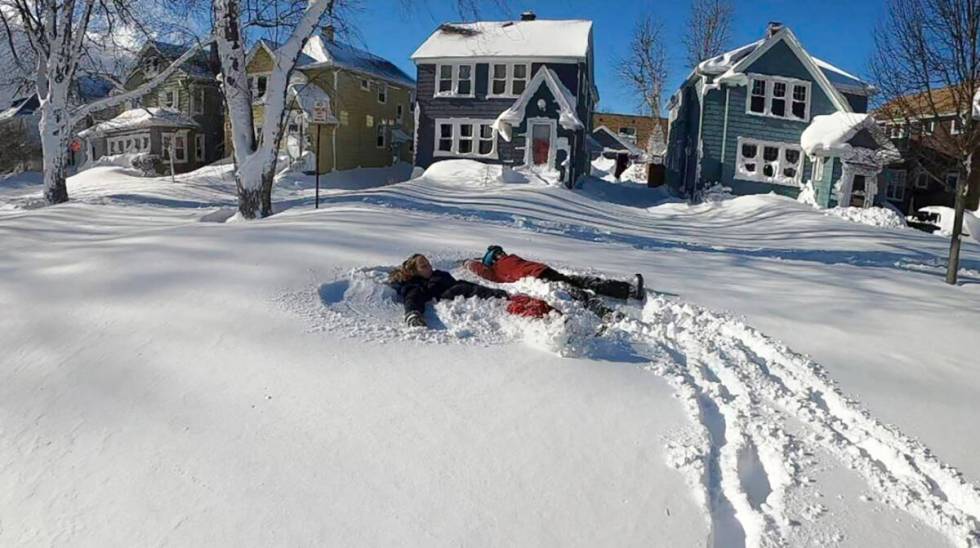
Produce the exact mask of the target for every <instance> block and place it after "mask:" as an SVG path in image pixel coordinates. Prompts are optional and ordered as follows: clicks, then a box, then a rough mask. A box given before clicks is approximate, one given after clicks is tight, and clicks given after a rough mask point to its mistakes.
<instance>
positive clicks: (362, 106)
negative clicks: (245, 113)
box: [227, 26, 415, 173]
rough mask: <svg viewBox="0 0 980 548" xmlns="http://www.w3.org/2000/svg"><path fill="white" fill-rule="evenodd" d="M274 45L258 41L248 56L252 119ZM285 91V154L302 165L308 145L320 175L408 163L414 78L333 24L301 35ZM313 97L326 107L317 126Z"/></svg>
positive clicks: (272, 60)
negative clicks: (345, 38) (344, 37)
mask: <svg viewBox="0 0 980 548" xmlns="http://www.w3.org/2000/svg"><path fill="white" fill-rule="evenodd" d="M278 49H279V45H278V44H276V43H274V42H271V41H268V40H260V41H259V42H258V43H257V44H256V45H255V47H253V48H252V50H251V51H250V52H249V55H248V56H247V58H246V72H247V74H248V77H249V81H250V85H251V87H252V97H253V102H254V104H253V107H252V108H253V113H254V114H255V115H256V117H255V119H256V121H257V123H260V122H258V121H260V120H262V115H263V112H264V103H265V90H266V83H267V79H268V77H269V75H270V74H271V73H272V68H273V66H274V64H275V63H276V58H277V57H276V55H277V54H276V51H277V50H278ZM288 93H289V112H288V114H287V116H288V118H287V126H286V132H285V135H284V138H283V143H282V147H283V152H284V153H287V154H288V155H289V156H290V157H291V158H292V159H294V160H300V159H301V158H304V159H307V161H309V162H311V163H310V164H309V165H308V167H307V169H309V170H312V169H313V165H312V158H310V154H309V153H310V152H312V151H314V150H316V151H317V152H318V154H317V155H316V158H317V162H318V165H317V166H316V168H317V170H318V171H319V172H320V173H326V172H329V171H339V170H347V169H354V168H359V167H384V166H390V165H393V164H395V163H397V162H399V161H401V162H411V159H412V153H413V150H412V137H411V136H412V133H413V131H414V119H413V118H412V113H411V106H412V103H413V101H414V93H415V81H414V80H413V79H412V78H411V77H410V76H409V75H407V74H405V72H403V71H402V70H401V69H399V68H398V67H397V66H395V64H394V63H392V62H391V61H388V60H387V59H384V58H381V57H378V56H377V55H374V54H371V53H369V52H366V51H364V50H361V49H358V48H355V47H354V46H351V45H350V44H345V43H343V42H340V41H338V40H336V39H335V36H334V28H333V27H332V26H327V27H325V28H324V29H322V31H321V32H319V33H316V34H314V35H313V36H312V37H311V38H310V39H309V41H307V43H306V45H305V46H304V48H303V51H302V53H301V55H300V58H299V60H298V62H297V64H296V71H295V73H294V74H293V76H292V80H291V82H290V85H289V90H288ZM318 103H319V104H320V105H323V106H324V107H325V109H326V115H327V120H326V123H323V124H314V123H313V109H314V108H315V107H316V105H317V104H318ZM256 129H257V130H258V129H259V128H256ZM227 130H228V131H230V128H227ZM229 142H230V141H229ZM317 144H319V147H317Z"/></svg>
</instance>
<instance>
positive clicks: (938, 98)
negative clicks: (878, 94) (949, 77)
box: [875, 87, 973, 120]
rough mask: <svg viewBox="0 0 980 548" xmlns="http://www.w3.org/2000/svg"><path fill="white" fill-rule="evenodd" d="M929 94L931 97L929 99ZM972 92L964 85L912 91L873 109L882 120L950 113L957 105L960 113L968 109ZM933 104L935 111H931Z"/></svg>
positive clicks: (928, 116) (955, 109)
mask: <svg viewBox="0 0 980 548" xmlns="http://www.w3.org/2000/svg"><path fill="white" fill-rule="evenodd" d="M930 96H931V99H930ZM972 96H973V94H972V93H971V92H970V90H968V89H966V88H965V87H961V88H960V89H959V90H957V89H955V88H951V87H944V88H938V89H934V90H930V91H929V92H925V91H923V92H921V93H913V94H910V95H905V96H903V97H898V98H895V99H892V100H890V101H888V102H887V103H885V104H884V105H882V106H881V107H879V108H878V109H877V110H875V114H876V115H878V117H879V118H881V119H883V120H894V119H901V118H905V117H915V116H922V117H927V118H931V117H932V116H933V115H934V114H937V113H938V114H940V115H950V114H955V113H956V112H957V106H959V110H960V112H961V113H962V114H964V115H965V114H966V113H967V112H969V110H970V98H971V97H972ZM933 106H935V109H936V112H935V113H934V112H933Z"/></svg>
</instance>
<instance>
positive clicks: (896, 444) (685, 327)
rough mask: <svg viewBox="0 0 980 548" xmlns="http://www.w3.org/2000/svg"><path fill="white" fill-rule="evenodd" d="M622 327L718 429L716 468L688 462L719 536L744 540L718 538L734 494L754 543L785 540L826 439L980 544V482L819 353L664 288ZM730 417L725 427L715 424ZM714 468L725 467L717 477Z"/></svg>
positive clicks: (904, 505) (867, 473) (965, 540)
mask: <svg viewBox="0 0 980 548" xmlns="http://www.w3.org/2000/svg"><path fill="white" fill-rule="evenodd" d="M618 327H619V328H620V329H623V330H626V331H628V332H631V333H633V334H634V336H635V337H636V340H637V343H638V344H641V345H647V346H648V347H649V348H650V351H651V352H652V353H653V354H652V356H653V361H654V364H653V365H652V366H651V369H652V370H654V371H656V372H657V373H659V374H661V375H664V376H665V377H667V378H668V379H669V380H670V381H671V382H672V383H673V384H674V386H675V387H677V389H678V392H679V395H680V397H681V399H682V400H685V402H686V405H685V407H686V408H687V409H688V412H689V413H690V414H691V415H692V417H693V419H694V420H696V421H697V422H698V423H699V425H700V427H701V428H703V429H704V430H707V431H708V432H709V434H708V435H707V436H706V441H707V444H705V443H703V442H702V443H701V444H700V445H699V446H697V447H696V449H695V450H697V451H699V452H700V457H701V458H700V461H702V462H704V463H706V465H705V466H706V467H707V470H703V469H699V468H698V466H691V465H690V462H697V460H694V459H688V462H687V463H686V468H687V472H688V474H689V475H693V476H694V477H700V478H703V479H702V481H703V482H704V490H705V491H706V492H707V493H708V501H709V502H708V505H707V509H708V512H709V515H710V516H711V522H712V537H713V538H712V540H711V542H710V544H712V545H715V546H719V545H732V544H739V545H740V544H742V543H741V542H738V541H739V540H740V539H738V537H737V536H734V537H733V536H731V535H725V536H724V538H719V536H718V535H719V530H718V524H719V522H722V521H723V520H724V517H725V516H724V514H725V512H726V508H725V506H724V503H725V502H726V501H727V502H728V503H730V504H731V506H732V508H733V509H734V517H735V518H736V519H737V520H738V522H739V525H741V527H742V528H743V529H744V532H745V536H744V544H745V545H747V546H781V545H785V543H786V540H785V533H786V530H787V528H788V527H789V524H790V522H791V520H790V516H789V515H788V514H787V510H786V508H785V506H784V504H783V501H784V496H785V493H786V491H787V490H788V489H789V488H791V487H792V486H794V485H798V484H800V483H801V481H802V480H803V479H804V478H801V477H800V467H799V464H800V463H801V462H802V455H803V454H805V453H806V452H807V450H808V449H811V448H813V446H821V447H824V448H825V449H827V450H829V451H830V452H831V454H833V455H835V456H836V457H837V458H838V459H839V460H840V461H841V462H842V463H843V464H844V465H846V466H847V467H849V468H851V469H853V470H855V471H857V472H859V473H860V474H861V475H862V476H863V477H864V478H865V480H866V481H867V482H868V485H869V486H870V487H871V488H873V489H874V490H875V491H876V492H877V493H878V495H879V496H880V498H881V499H882V500H883V501H885V502H887V503H888V504H889V505H891V506H893V507H895V508H897V509H901V510H904V511H906V512H908V513H909V514H911V515H913V516H915V517H916V518H917V519H919V520H920V521H922V522H923V523H925V524H927V525H929V526H930V527H932V528H934V529H936V530H937V531H939V532H941V533H943V534H944V535H945V536H946V537H947V538H949V540H950V541H951V542H952V543H953V544H955V545H959V546H966V547H976V546H980V520H978V516H980V490H978V489H977V487H976V486H974V485H972V484H970V483H969V482H967V481H966V480H965V479H964V478H963V477H962V476H961V474H960V473H959V472H957V471H956V470H955V469H954V468H952V467H950V466H947V465H945V464H943V463H942V462H940V461H939V460H938V459H937V458H936V457H935V456H934V455H932V454H931V452H930V451H929V450H928V449H927V448H925V447H924V446H923V445H921V444H920V443H919V442H917V441H915V440H913V439H911V438H909V437H907V436H905V435H903V434H902V433H900V432H899V431H897V430H896V429H895V428H893V427H890V426H887V425H884V424H882V423H881V422H880V421H878V420H877V419H875V418H874V417H872V416H871V415H870V414H869V413H868V412H867V411H865V410H863V409H861V407H860V406H859V405H858V403H857V402H854V401H852V400H849V399H848V398H847V397H845V396H844V395H843V394H842V393H841V391H840V390H839V389H838V388H837V387H836V386H835V385H834V384H833V382H832V381H831V380H830V379H829V377H828V376H827V374H826V372H825V371H824V370H823V369H822V368H821V367H820V366H819V365H817V364H816V363H814V362H812V361H811V360H809V359H807V358H805V357H803V356H800V355H798V354H796V353H794V352H792V351H791V350H790V349H788V348H786V347H785V346H784V345H782V344H780V343H778V342H776V341H773V340H771V339H769V338H768V337H766V336H765V335H762V334H761V333H759V332H758V331H756V330H754V329H753V328H751V327H749V326H747V325H745V324H744V323H743V322H741V321H739V320H737V319H733V318H729V317H727V316H725V315H722V314H717V313H713V312H710V311H707V310H704V309H701V308H699V307H696V306H693V305H689V304H681V303H676V302H671V301H668V300H666V299H664V298H661V297H655V298H650V299H648V301H647V305H646V306H645V308H644V310H643V312H642V314H641V317H640V319H634V320H626V321H624V322H623V323H622V324H621V325H620V326H618ZM665 356H668V357H669V359H664V357H665ZM706 410H707V411H706ZM719 418H720V419H721V420H723V421H724V426H723V429H721V432H722V435H717V434H713V433H716V432H718V431H719V428H718V427H717V421H718V420H719ZM788 419H792V420H794V421H797V422H798V423H800V424H802V425H803V427H804V430H805V431H806V435H805V436H803V437H799V438H798V437H794V436H792V435H790V434H789V433H787V431H786V423H787V420H788ZM684 464H685V463H682V466H679V468H681V469H682V470H683V469H685V466H684ZM712 469H717V470H718V473H720V481H718V482H717V484H715V483H714V480H713V479H712V476H713V473H712Z"/></svg>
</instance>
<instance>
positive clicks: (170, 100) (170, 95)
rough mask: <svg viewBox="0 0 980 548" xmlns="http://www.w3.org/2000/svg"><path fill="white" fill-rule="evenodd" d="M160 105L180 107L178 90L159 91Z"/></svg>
mask: <svg viewBox="0 0 980 548" xmlns="http://www.w3.org/2000/svg"><path fill="white" fill-rule="evenodd" d="M160 106H161V107H166V108H180V90H177V89H165V90H163V91H161V92H160Z"/></svg>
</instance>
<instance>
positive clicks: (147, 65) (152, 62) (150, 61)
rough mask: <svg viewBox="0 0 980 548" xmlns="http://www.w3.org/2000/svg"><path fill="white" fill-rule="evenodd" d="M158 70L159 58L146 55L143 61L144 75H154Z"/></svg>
mask: <svg viewBox="0 0 980 548" xmlns="http://www.w3.org/2000/svg"><path fill="white" fill-rule="evenodd" d="M159 72H160V59H158V58H156V57H148V58H147V59H146V60H145V61H144V63H143V73H144V74H146V76H156V75H157V73H159Z"/></svg>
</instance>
